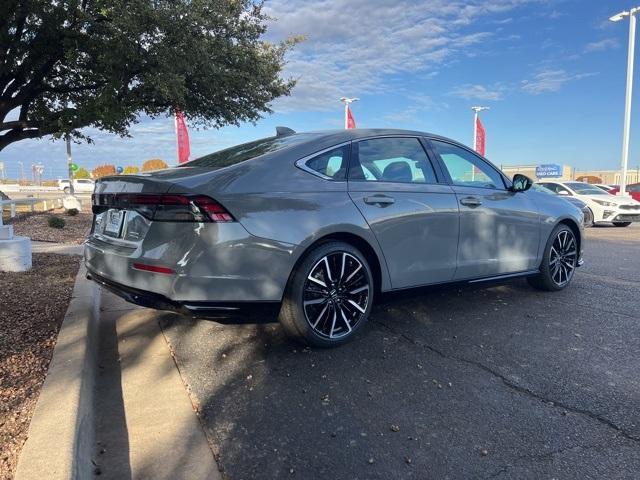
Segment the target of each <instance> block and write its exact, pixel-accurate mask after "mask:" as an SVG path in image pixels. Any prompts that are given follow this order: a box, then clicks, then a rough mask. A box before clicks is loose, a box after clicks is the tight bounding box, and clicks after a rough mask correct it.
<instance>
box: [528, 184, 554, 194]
mask: <svg viewBox="0 0 640 480" xmlns="http://www.w3.org/2000/svg"><path fill="white" fill-rule="evenodd" d="M531 189H532V190H535V191H536V192H542V193H548V194H549V195H557V193H556V192H554V191H553V190H550V189H548V188H547V187H543V186H542V185H538V184H537V183H534V184H533V185H531Z"/></svg>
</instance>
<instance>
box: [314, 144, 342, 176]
mask: <svg viewBox="0 0 640 480" xmlns="http://www.w3.org/2000/svg"><path fill="white" fill-rule="evenodd" d="M349 148H350V147H349V145H345V146H344V147H339V148H336V149H333V150H330V151H328V152H324V153H321V154H319V155H316V156H315V157H313V158H310V159H309V160H307V161H306V162H305V165H306V166H307V167H308V168H310V169H311V170H313V171H315V172H318V173H321V174H322V175H326V176H327V177H331V178H333V179H334V180H344V179H345V178H346V177H347V162H348V158H349Z"/></svg>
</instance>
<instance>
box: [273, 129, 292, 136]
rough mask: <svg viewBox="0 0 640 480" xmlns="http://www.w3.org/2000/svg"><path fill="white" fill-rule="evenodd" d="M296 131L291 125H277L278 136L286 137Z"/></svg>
mask: <svg viewBox="0 0 640 480" xmlns="http://www.w3.org/2000/svg"><path fill="white" fill-rule="evenodd" d="M294 133H296V131H295V130H292V129H291V128H289V127H276V137H286V136H287V135H293V134H294Z"/></svg>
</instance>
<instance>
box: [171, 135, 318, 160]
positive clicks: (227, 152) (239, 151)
mask: <svg viewBox="0 0 640 480" xmlns="http://www.w3.org/2000/svg"><path fill="white" fill-rule="evenodd" d="M315 136H316V135H313V134H309V133H298V134H295V135H288V136H284V137H269V138H262V139H260V140H255V141H253V142H249V143H243V144H242V145H237V146H235V147H231V148H226V149H224V150H220V151H218V152H214V153H210V154H209V155H205V156H204V157H200V158H196V159H195V160H192V161H190V162H187V163H183V164H182V165H180V167H205V168H222V167H228V166H230V165H235V164H237V163H240V162H244V161H245V160H250V159H252V158H256V157H259V156H260V155H264V154H266V153H271V152H275V151H277V150H282V149H283V148H287V147H290V146H292V145H296V144H298V143H302V142H306V141H308V140H311V139H312V138H314V137H315Z"/></svg>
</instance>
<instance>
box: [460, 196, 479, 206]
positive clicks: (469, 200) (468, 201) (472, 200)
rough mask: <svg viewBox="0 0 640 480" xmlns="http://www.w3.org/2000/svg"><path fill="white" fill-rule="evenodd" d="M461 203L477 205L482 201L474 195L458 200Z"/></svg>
mask: <svg viewBox="0 0 640 480" xmlns="http://www.w3.org/2000/svg"><path fill="white" fill-rule="evenodd" d="M460 203H461V204H462V205H466V206H467V207H479V206H480V205H482V202H481V201H480V199H479V198H476V197H464V198H463V199H461V200H460Z"/></svg>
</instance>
